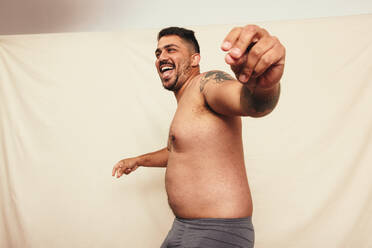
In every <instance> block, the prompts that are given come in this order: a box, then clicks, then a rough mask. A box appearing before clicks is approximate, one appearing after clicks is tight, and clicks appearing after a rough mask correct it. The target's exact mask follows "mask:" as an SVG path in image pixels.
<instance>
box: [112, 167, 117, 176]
mask: <svg viewBox="0 0 372 248" xmlns="http://www.w3.org/2000/svg"><path fill="white" fill-rule="evenodd" d="M115 173H116V167H115V166H114V168H112V173H111V175H112V176H115Z"/></svg>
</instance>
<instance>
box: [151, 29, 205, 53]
mask: <svg viewBox="0 0 372 248" xmlns="http://www.w3.org/2000/svg"><path fill="white" fill-rule="evenodd" d="M167 35H177V36H178V37H180V38H181V39H183V40H184V41H186V42H187V43H189V44H191V45H192V46H193V47H194V50H195V52H197V53H200V47H199V43H198V41H197V40H196V38H195V34H194V31H192V30H189V29H185V28H180V27H169V28H164V29H162V30H160V32H159V34H158V41H159V40H160V38H161V37H163V36H167Z"/></svg>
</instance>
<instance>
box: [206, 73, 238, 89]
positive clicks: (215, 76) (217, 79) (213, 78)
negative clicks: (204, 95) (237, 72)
mask: <svg viewBox="0 0 372 248" xmlns="http://www.w3.org/2000/svg"><path fill="white" fill-rule="evenodd" d="M234 80H236V79H235V78H234V77H233V76H231V75H230V74H228V73H226V72H224V71H220V70H213V71H208V72H204V73H202V74H201V75H200V92H203V91H204V88H205V87H206V85H207V84H210V83H212V84H220V83H223V82H225V81H234Z"/></svg>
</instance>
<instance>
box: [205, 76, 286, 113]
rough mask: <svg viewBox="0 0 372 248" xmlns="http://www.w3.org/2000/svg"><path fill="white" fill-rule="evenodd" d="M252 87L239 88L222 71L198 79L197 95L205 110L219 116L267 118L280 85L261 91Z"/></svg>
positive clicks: (275, 100) (247, 85)
mask: <svg viewBox="0 0 372 248" xmlns="http://www.w3.org/2000/svg"><path fill="white" fill-rule="evenodd" d="M251 80H254V79H251ZM252 85H254V83H250V84H242V83H240V82H239V81H237V80H236V79H234V78H233V77H232V76H230V75H229V74H227V73H225V72H223V71H210V72H207V73H205V74H204V75H203V76H202V79H201V81H200V91H201V92H202V93H203V95H204V97H205V100H206V102H207V104H208V105H209V107H211V109H213V110H214V111H215V112H217V113H219V114H222V115H229V116H232V115H238V116H251V117H261V116H264V115H267V114H269V113H270V112H271V111H272V110H273V109H274V108H275V106H276V104H277V103H278V100H279V95H280V84H279V83H278V84H275V85H274V86H273V87H271V88H265V89H257V88H253V87H252Z"/></svg>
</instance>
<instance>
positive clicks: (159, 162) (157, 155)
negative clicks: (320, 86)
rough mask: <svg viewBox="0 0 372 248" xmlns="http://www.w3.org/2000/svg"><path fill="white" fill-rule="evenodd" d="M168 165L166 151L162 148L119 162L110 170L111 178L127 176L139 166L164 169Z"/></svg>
mask: <svg viewBox="0 0 372 248" xmlns="http://www.w3.org/2000/svg"><path fill="white" fill-rule="evenodd" d="M167 163H168V150H167V148H163V149H161V150H158V151H156V152H151V153H146V154H144V155H141V156H138V157H133V158H127V159H123V160H120V161H119V162H118V163H116V164H115V166H114V168H113V169H112V176H115V174H116V177H117V178H119V177H121V176H122V175H123V174H126V175H128V174H129V173H131V172H133V171H135V170H136V169H137V168H138V167H139V166H144V167H166V166H167Z"/></svg>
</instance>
